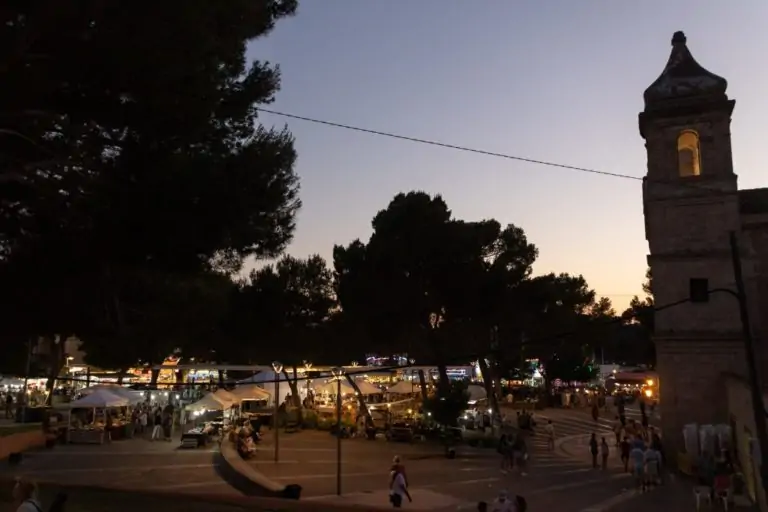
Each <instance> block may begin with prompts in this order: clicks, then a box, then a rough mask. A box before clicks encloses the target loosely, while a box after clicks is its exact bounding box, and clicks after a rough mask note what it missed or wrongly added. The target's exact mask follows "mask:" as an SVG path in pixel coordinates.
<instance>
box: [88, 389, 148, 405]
mask: <svg viewBox="0 0 768 512" xmlns="http://www.w3.org/2000/svg"><path fill="white" fill-rule="evenodd" d="M99 391H106V392H107V393H111V394H113V395H117V396H119V397H122V398H125V399H126V400H128V401H129V402H130V403H131V405H135V404H138V403H139V402H143V401H144V397H143V395H142V393H141V392H140V391H134V390H132V389H128V388H124V387H122V386H117V385H108V384H98V385H96V386H91V387H88V388H85V389H83V390H81V393H82V394H84V395H86V396H90V395H92V394H94V393H97V392H99Z"/></svg>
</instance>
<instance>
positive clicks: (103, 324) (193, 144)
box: [0, 0, 300, 363]
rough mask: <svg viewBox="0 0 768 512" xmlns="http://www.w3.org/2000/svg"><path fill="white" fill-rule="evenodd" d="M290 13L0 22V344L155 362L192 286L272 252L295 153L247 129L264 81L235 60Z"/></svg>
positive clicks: (267, 83)
mask: <svg viewBox="0 0 768 512" xmlns="http://www.w3.org/2000/svg"><path fill="white" fill-rule="evenodd" d="M295 10H296V2H295V0H257V1H251V0H247V1H246V0H235V1H233V2H226V3H216V2H214V3H211V2H205V1H193V2H191V3H190V2H184V3H181V2H176V1H171V2H165V3H162V4H161V5H157V6H153V8H152V9H147V8H146V6H145V5H142V4H137V3H135V2H127V1H117V2H110V3H108V4H105V3H103V2H96V1H86V2H75V3H61V2H54V1H52V0H49V1H44V2H33V3H31V4H24V3H19V4H16V5H14V6H13V7H9V8H6V9H3V12H2V14H3V17H4V19H3V25H2V27H0V40H2V41H3V48H4V52H3V54H2V56H0V66H2V67H3V70H4V74H3V76H4V78H5V79H6V80H5V82H4V87H3V92H4V94H3V95H2V100H0V102H2V108H0V111H2V116H0V148H1V150H0V154H2V155H3V157H2V158H1V159H0V265H2V267H3V271H0V278H1V279H2V282H1V283H0V285H2V288H3V289H4V290H9V291H11V292H12V294H11V295H10V296H9V298H11V300H10V302H11V303H12V304H13V306H12V308H11V309H12V312H11V315H10V316H9V318H11V319H12V321H11V322H8V323H6V325H3V327H2V329H3V331H4V332H2V336H3V339H4V340H6V341H5V342H6V343H18V340H19V339H20V338H24V337H35V336H41V335H47V334H49V333H57V334H61V335H69V334H77V335H78V336H81V337H83V338H84V339H86V342H87V344H89V345H90V349H89V353H90V354H91V357H92V358H96V359H97V360H100V361H103V362H105V363H106V362H108V360H109V362H113V363H120V362H123V360H124V361H126V362H127V361H129V360H133V359H134V358H135V357H134V354H130V351H133V350H136V351H137V352H138V353H137V354H135V356H139V353H140V354H141V356H140V357H141V359H143V360H146V359H150V360H151V359H154V358H155V357H159V356H160V355H161V354H164V353H167V352H166V350H167V349H168V348H169V347H170V345H169V343H174V344H175V342H176V340H177V339H178V336H177V334H178V330H177V329H176V328H175V327H174V328H172V330H171V332H169V331H168V329H170V327H169V326H171V325H178V324H179V323H180V319H181V318H184V317H185V315H186V314H187V312H188V311H189V304H188V303H187V298H186V292H187V291H188V289H189V286H194V285H190V283H198V282H199V280H200V279H207V277H206V276H208V275H210V274H216V273H218V272H227V273H231V272H234V271H236V270H238V269H239V268H240V267H241V265H242V263H243V261H244V260H245V259H246V258H249V257H256V258H260V257H274V256H277V255H279V254H280V253H281V252H282V251H283V250H284V249H285V247H286V245H287V244H288V242H289V241H290V240H291V237H292V234H293V231H294V224H295V215H296V212H297V210H298V208H299V207H300V201H299V198H298V177H297V176H296V174H295V173H294V170H293V166H294V162H295V159H296V153H295V151H294V148H293V138H292V136H291V134H290V133H289V132H287V131H286V130H274V129H267V128H264V127H263V126H261V125H260V124H259V122H258V119H257V110H256V106H257V105H259V104H264V103H269V102H271V101H272V100H273V99H274V96H275V93H276V92H277V90H278V89H279V85H280V73H279V69H278V68H277V67H275V66H273V65H270V64H269V63H266V62H261V61H258V60H256V61H253V62H248V60H247V59H246V47H247V45H248V43H249V42H251V41H252V40H254V39H256V38H259V37H263V36H265V35H266V34H268V33H269V32H270V31H271V30H272V28H273V27H274V26H275V23H276V22H277V21H279V20H280V19H281V18H284V17H286V16H290V15H291V14H293V13H294V12H295ZM40 274H42V275H40ZM30 289H32V290H34V292H33V293H31V294H30V293H29V290H30ZM30 302H34V303H35V306H34V308H33V309H32V310H26V311H24V309H25V305H28V304H29V303H30ZM126 343H128V345H129V346H126ZM109 345H113V346H119V347H121V351H122V352H123V353H122V354H114V351H115V350H114V349H113V348H109ZM142 345H146V347H145V348H141V346H142ZM108 354H109V355H108Z"/></svg>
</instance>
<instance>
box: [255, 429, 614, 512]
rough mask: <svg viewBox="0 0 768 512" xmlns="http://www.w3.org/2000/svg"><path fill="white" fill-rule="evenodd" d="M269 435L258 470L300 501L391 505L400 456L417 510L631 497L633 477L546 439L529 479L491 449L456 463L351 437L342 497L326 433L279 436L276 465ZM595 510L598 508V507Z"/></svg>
mask: <svg viewBox="0 0 768 512" xmlns="http://www.w3.org/2000/svg"><path fill="white" fill-rule="evenodd" d="M271 442H272V441H271V438H270V436H267V438H266V439H265V440H264V442H263V443H262V445H260V453H259V454H258V455H257V457H256V459H255V460H253V461H251V463H252V464H254V465H255V467H256V469H258V470H259V471H261V472H262V473H263V474H265V475H266V476H268V477H269V478H272V479H275V480H277V481H280V482H283V483H298V484H300V485H301V486H302V487H303V492H302V501H305V500H307V501H313V502H327V503H334V502H338V503H349V504H355V505H362V506H367V507H373V506H383V507H387V506H388V496H389V492H388V484H389V467H390V464H391V461H392V457H393V456H394V455H399V456H401V458H402V460H403V462H404V464H405V466H406V471H407V475H408V480H409V483H410V490H411V492H412V494H413V498H414V502H413V503H407V504H405V505H404V508H410V509H412V510H474V509H475V507H476V506H477V502H478V501H481V500H482V501H492V500H493V499H494V498H495V497H496V496H497V495H498V493H499V491H501V490H507V491H509V492H510V493H516V494H521V495H523V496H525V497H526V499H527V501H528V503H529V504H530V507H531V510H545V509H553V510H559V511H565V512H567V511H574V512H581V511H584V510H589V511H590V512H593V511H594V510H597V511H602V510H604V508H603V505H602V504H603V503H606V502H607V503H613V502H615V501H616V500H617V499H618V498H617V497H619V496H620V497H621V499H622V500H626V499H628V498H627V496H628V494H627V489H626V488H627V484H628V482H629V479H628V477H627V476H626V475H624V474H622V473H621V472H618V471H613V470H610V471H600V470H597V471H596V470H593V469H592V468H591V467H590V466H589V461H588V460H584V459H582V460H575V459H574V458H571V457H564V456H563V455H561V454H559V453H557V452H555V451H549V450H548V449H547V447H546V440H544V439H543V438H542V437H541V436H533V438H532V439H531V440H530V441H529V446H530V451H531V459H530V461H529V467H528V469H527V473H528V474H527V476H524V477H523V476H519V475H513V474H504V473H502V472H501V471H500V458H499V456H498V454H497V453H496V451H495V450H493V449H480V448H470V447H464V446H462V447H460V448H459V449H458V453H457V457H456V459H454V460H449V459H446V458H445V456H444V455H443V453H442V448H441V447H439V446H436V445H434V444H430V443H413V444H408V443H390V442H385V441H367V440H364V439H348V440H344V441H343V442H342V492H343V496H341V497H338V496H336V494H335V492H336V440H335V438H333V437H331V436H330V435H329V434H328V433H320V432H302V433H298V434H290V435H281V436H280V462H279V463H277V464H276V463H275V462H274V452H273V447H272V445H271ZM595 507H597V508H595Z"/></svg>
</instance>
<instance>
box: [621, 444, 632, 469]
mask: <svg viewBox="0 0 768 512" xmlns="http://www.w3.org/2000/svg"><path fill="white" fill-rule="evenodd" d="M619 449H620V450H621V452H620V453H621V462H623V463H624V472H625V473H629V453H630V452H631V451H632V445H631V444H630V443H629V438H628V437H626V436H625V437H624V440H623V441H622V442H621V445H620V446H619Z"/></svg>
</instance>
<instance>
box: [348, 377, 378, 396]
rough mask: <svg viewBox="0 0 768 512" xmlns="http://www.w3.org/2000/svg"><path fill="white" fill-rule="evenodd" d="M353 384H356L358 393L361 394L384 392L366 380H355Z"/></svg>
mask: <svg viewBox="0 0 768 512" xmlns="http://www.w3.org/2000/svg"><path fill="white" fill-rule="evenodd" d="M355 384H357V389H359V390H360V394H361V395H363V396H369V395H380V394H382V393H384V391H383V390H382V389H381V388H379V387H378V386H375V385H373V384H371V383H370V382H368V381H367V380H355Z"/></svg>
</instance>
